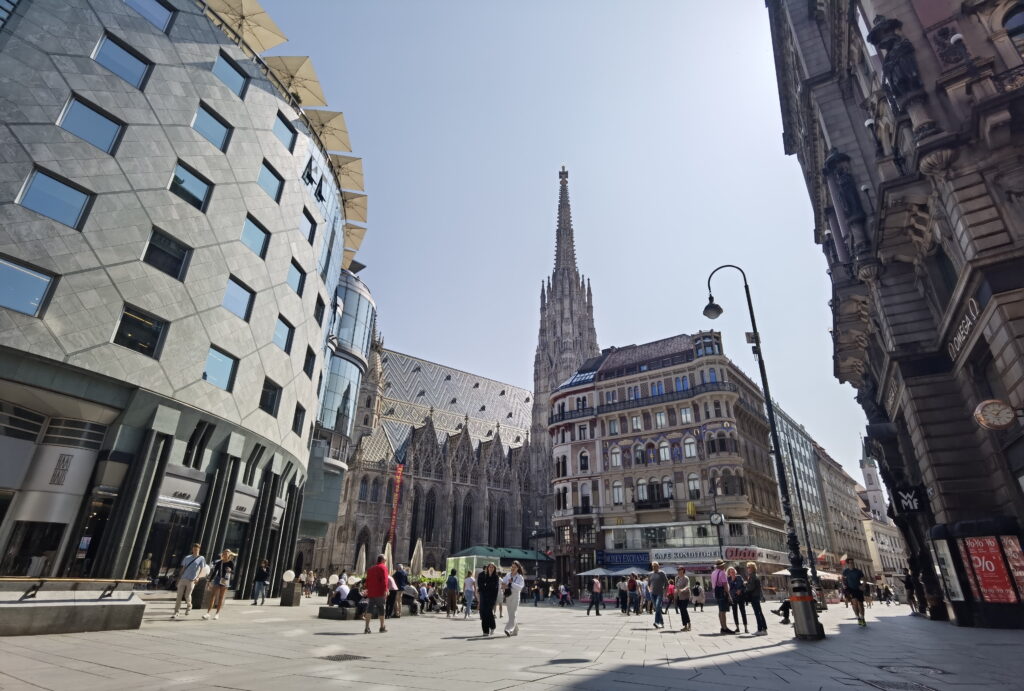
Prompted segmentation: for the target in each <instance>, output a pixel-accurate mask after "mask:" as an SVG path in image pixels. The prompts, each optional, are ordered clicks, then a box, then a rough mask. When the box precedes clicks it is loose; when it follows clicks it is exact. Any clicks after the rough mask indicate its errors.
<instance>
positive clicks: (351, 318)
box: [333, 271, 377, 362]
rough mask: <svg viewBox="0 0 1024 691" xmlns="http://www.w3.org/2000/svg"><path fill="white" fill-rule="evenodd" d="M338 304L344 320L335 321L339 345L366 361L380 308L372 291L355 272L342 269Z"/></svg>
mask: <svg viewBox="0 0 1024 691" xmlns="http://www.w3.org/2000/svg"><path fill="white" fill-rule="evenodd" d="M335 304H336V305H337V309H340V310H341V319H340V320H338V321H336V322H335V325H334V330H333V333H334V336H335V337H336V338H337V339H338V344H339V345H340V346H341V347H342V348H344V349H346V350H350V351H352V352H353V353H355V354H357V355H359V357H361V358H362V359H363V362H366V359H367V358H368V357H369V356H370V341H371V339H372V338H373V325H374V322H375V320H376V318H377V308H376V306H375V305H374V303H373V298H371V297H370V291H369V290H367V288H366V286H365V285H364V284H363V282H362V281H360V280H359V279H358V278H356V277H355V276H354V275H352V274H351V273H349V272H347V271H342V272H341V281H340V282H339V283H338V292H337V302H336V303H335Z"/></svg>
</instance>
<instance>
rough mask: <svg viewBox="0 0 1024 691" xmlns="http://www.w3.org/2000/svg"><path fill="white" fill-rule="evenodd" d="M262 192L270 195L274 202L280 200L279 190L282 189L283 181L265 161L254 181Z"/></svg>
mask: <svg viewBox="0 0 1024 691" xmlns="http://www.w3.org/2000/svg"><path fill="white" fill-rule="evenodd" d="M256 182H258V183H259V185H260V187H262V188H263V191H264V192H266V193H267V194H269V195H270V198H271V199H273V200H274V201H275V202H276V201H278V200H280V199H281V188H282V187H284V180H282V179H281V176H280V175H278V174H277V173H276V172H275V171H274V169H273V168H271V167H270V166H269V165H268V164H267V162H266V161H264V162H263V165H262V166H260V176H259V178H258V179H257V180H256Z"/></svg>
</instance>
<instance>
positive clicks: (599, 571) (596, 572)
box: [576, 566, 615, 576]
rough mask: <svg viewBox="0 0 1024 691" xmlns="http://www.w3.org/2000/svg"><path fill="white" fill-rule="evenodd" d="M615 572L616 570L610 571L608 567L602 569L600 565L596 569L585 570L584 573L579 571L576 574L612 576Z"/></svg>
mask: <svg viewBox="0 0 1024 691" xmlns="http://www.w3.org/2000/svg"><path fill="white" fill-rule="evenodd" d="M613 573H615V572H614V571H609V570H608V569H602V568H601V567H600V566H599V567H597V568H596V569H591V570H590V571H584V572H583V573H578V574H576V575H577V576H611V575H612V574H613Z"/></svg>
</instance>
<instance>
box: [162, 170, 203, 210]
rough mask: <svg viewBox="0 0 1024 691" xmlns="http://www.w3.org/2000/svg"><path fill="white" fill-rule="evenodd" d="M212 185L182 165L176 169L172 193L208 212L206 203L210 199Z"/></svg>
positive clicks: (172, 180) (172, 182)
mask: <svg viewBox="0 0 1024 691" xmlns="http://www.w3.org/2000/svg"><path fill="white" fill-rule="evenodd" d="M211 189H212V186H211V185H210V183H208V182H206V181H205V180H203V179H202V178H201V177H199V176H198V175H196V174H195V173H193V172H192V171H190V170H189V169H188V168H186V167H185V166H183V165H181V164H180V163H179V164H178V165H177V166H175V168H174V177H173V178H171V192H174V193H175V194H176V195H178V196H179V197H181V198H182V199H184V200H185V201H187V202H188V203H189V204H191V205H192V206H194V207H196V208H197V209H199V210H200V211H205V210H206V202H207V201H209V199H210V190H211Z"/></svg>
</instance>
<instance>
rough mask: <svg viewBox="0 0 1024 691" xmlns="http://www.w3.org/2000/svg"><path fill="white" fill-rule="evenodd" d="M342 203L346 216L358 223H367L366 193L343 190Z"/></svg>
mask: <svg viewBox="0 0 1024 691" xmlns="http://www.w3.org/2000/svg"><path fill="white" fill-rule="evenodd" d="M341 203H342V204H343V205H344V207H345V218H346V219H347V220H349V221H355V222H356V223H366V195H365V194H363V193H361V192H349V191H348V190H342V192H341Z"/></svg>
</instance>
